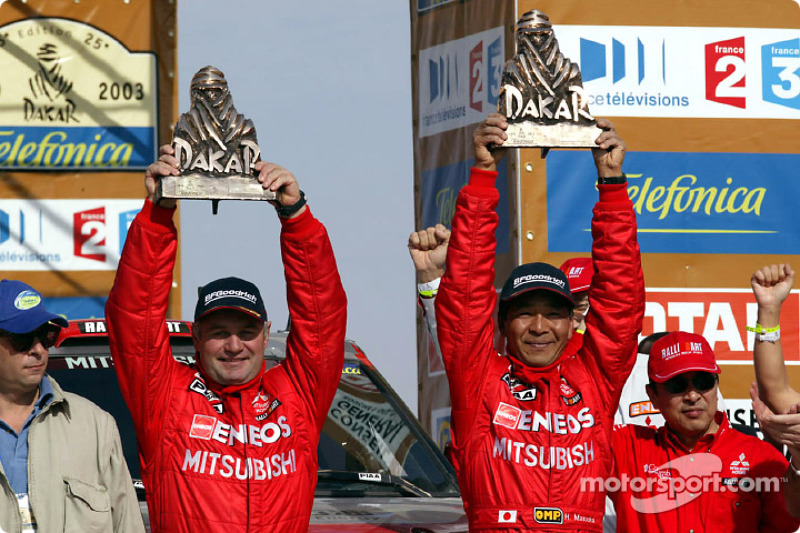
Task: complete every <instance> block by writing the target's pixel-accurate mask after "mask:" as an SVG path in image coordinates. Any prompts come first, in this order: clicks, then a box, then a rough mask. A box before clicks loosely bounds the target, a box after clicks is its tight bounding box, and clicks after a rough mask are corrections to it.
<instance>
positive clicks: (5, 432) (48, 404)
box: [0, 279, 144, 533]
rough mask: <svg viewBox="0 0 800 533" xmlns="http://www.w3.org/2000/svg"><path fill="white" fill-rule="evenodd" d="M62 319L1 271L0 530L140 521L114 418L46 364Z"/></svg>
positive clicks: (130, 525) (118, 526)
mask: <svg viewBox="0 0 800 533" xmlns="http://www.w3.org/2000/svg"><path fill="white" fill-rule="evenodd" d="M66 326H67V321H66V320H64V319H63V318H62V317H60V316H58V315H54V314H52V313H49V312H48V311H47V309H45V307H44V304H43V303H42V296H41V295H40V294H39V293H38V292H37V291H36V290H35V289H33V288H32V287H31V286H29V285H26V284H25V283H22V282H20V281H14V280H5V279H4V280H2V281H0V490H1V491H2V492H0V531H8V532H14V533H16V532H26V533H29V532H35V531H41V532H47V531H115V532H129V531H133V532H138V531H141V532H143V531H144V524H143V523H142V516H141V514H140V511H139V504H138V502H137V500H136V493H135V492H134V489H133V482H132V481H131V476H130V473H129V472H128V467H127V465H126V463H125V459H124V457H123V455H122V445H121V443H120V438H119V432H118V431H117V426H116V424H115V423H114V418H113V417H112V416H111V415H109V414H108V413H106V412H105V411H103V410H101V409H100V408H99V407H97V406H96V405H94V404H93V403H91V402H90V401H88V400H86V399H84V398H81V397H80V396H76V395H74V394H71V393H68V392H64V391H63V390H61V387H59V385H58V383H56V381H55V380H54V379H53V378H51V377H50V376H47V375H46V374H45V370H46V369H47V360H48V349H49V348H51V347H52V346H53V345H55V343H56V340H57V339H58V334H59V331H60V330H61V328H62V327H66Z"/></svg>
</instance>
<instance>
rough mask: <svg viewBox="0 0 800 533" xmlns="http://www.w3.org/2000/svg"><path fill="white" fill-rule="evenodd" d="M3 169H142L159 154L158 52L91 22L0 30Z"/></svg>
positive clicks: (36, 22) (22, 23) (48, 21)
mask: <svg viewBox="0 0 800 533" xmlns="http://www.w3.org/2000/svg"><path fill="white" fill-rule="evenodd" d="M3 49H5V50H7V51H9V52H12V53H0V72H3V73H6V74H7V76H4V77H3V80H2V81H3V86H2V90H1V91H0V124H2V126H0V168H3V167H4V168H11V169H19V170H45V169H46V170H50V171H52V170H75V169H93V170H97V169H114V170H120V169H122V170H130V169H143V168H145V167H146V166H147V164H148V163H149V162H150V161H152V160H153V159H155V157H156V144H155V143H156V134H155V129H156V125H157V114H156V97H157V94H158V93H157V87H156V72H155V65H156V63H155V56H154V54H152V53H149V52H130V51H129V50H128V49H127V48H126V47H125V46H124V45H122V43H120V42H119V41H118V40H117V39H116V38H115V37H113V36H112V35H109V34H107V33H105V32H103V31H102V30H100V29H98V28H96V27H94V26H91V25H89V24H86V23H83V22H78V21H74V20H68V19H62V18H56V17H50V18H28V19H24V20H19V21H16V22H12V23H10V24H7V25H5V26H3V27H1V28H0V50H3Z"/></svg>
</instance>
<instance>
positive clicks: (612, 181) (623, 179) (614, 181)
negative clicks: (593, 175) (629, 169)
mask: <svg viewBox="0 0 800 533" xmlns="http://www.w3.org/2000/svg"><path fill="white" fill-rule="evenodd" d="M622 183H628V176H626V175H625V174H622V176H612V177H610V178H601V177H599V176H598V178H597V184H598V185H620V184H622Z"/></svg>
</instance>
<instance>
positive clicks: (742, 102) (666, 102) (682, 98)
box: [555, 25, 800, 119]
mask: <svg viewBox="0 0 800 533" xmlns="http://www.w3.org/2000/svg"><path fill="white" fill-rule="evenodd" d="M555 32H556V35H557V36H558V42H559V44H560V46H561V50H562V51H563V52H564V54H565V55H566V56H567V57H569V58H570V59H571V60H572V61H575V62H577V63H579V64H580V67H581V74H582V77H583V83H584V88H585V89H586V92H587V94H588V98H589V109H590V111H591V112H592V114H594V115H595V116H617V117H691V118H777V119H785V118H795V119H796V118H800V30H797V29H778V28H770V29H758V28H697V27H694V28H692V27H659V26H571V25H563V26H561V25H556V26H555Z"/></svg>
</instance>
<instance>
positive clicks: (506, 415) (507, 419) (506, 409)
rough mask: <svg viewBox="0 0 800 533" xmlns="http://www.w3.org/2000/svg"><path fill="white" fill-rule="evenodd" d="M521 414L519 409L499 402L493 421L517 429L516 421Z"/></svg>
mask: <svg viewBox="0 0 800 533" xmlns="http://www.w3.org/2000/svg"><path fill="white" fill-rule="evenodd" d="M521 414H522V410H521V409H519V408H517V407H514V406H513V405H508V404H507V403H503V402H500V405H498V406H497V411H496V412H495V413H494V423H495V424H497V425H498V426H505V427H507V428H509V429H517V422H519V417H520V415H521Z"/></svg>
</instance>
